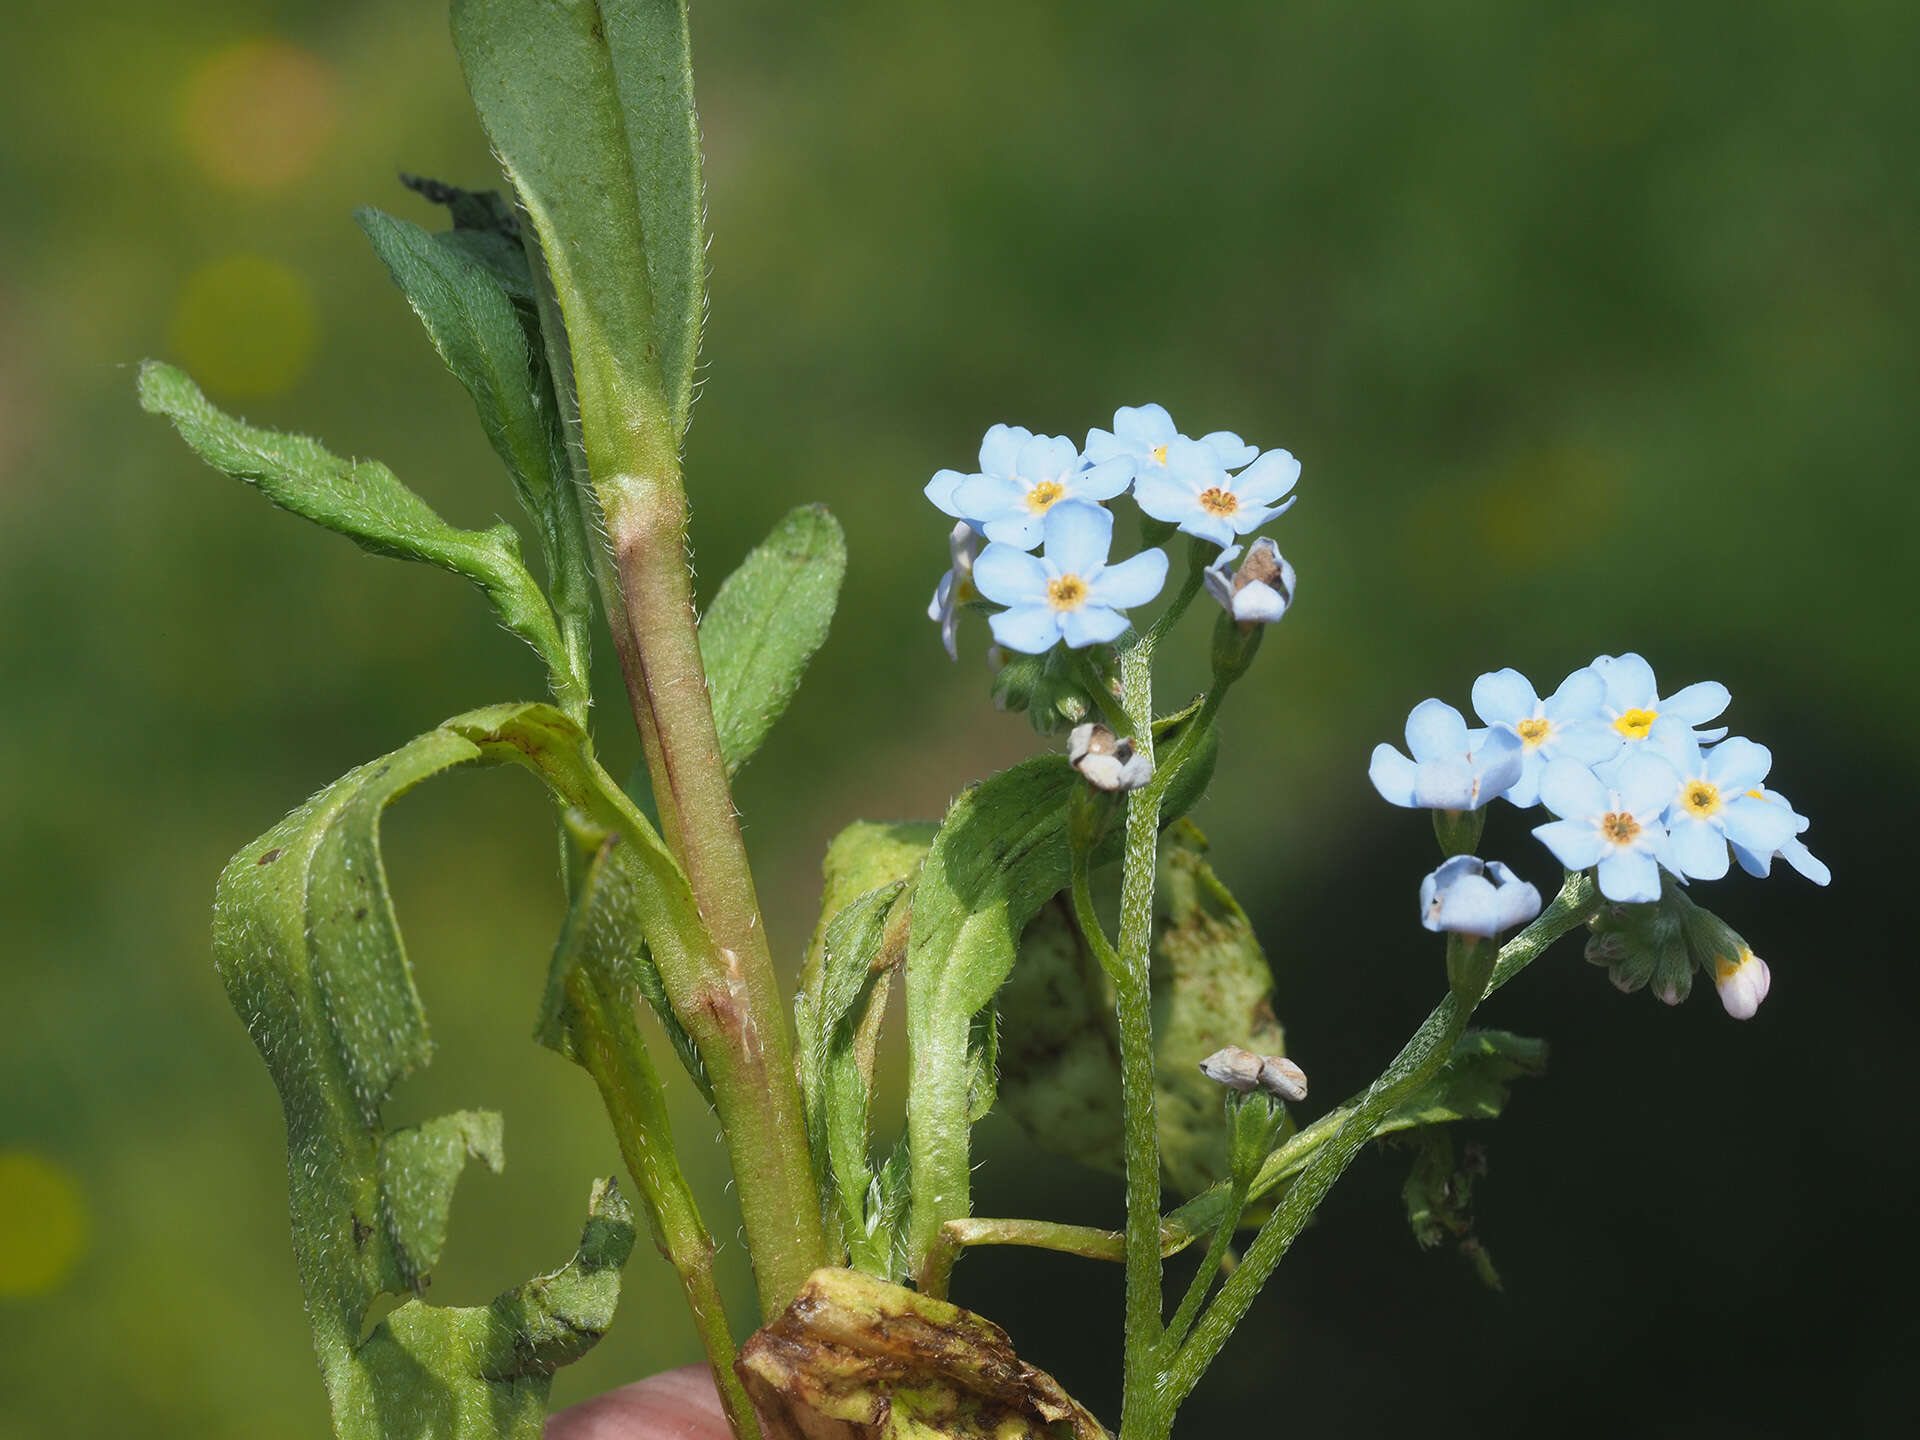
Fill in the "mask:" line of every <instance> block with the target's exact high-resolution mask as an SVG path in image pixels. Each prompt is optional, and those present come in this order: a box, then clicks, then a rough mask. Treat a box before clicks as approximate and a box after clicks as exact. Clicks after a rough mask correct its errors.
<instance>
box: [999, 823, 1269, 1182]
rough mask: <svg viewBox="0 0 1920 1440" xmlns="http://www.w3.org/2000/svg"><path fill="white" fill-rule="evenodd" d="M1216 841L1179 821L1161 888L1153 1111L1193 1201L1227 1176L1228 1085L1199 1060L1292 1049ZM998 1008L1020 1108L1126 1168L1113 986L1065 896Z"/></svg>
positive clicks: (1027, 948)
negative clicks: (1224, 1117)
mask: <svg viewBox="0 0 1920 1440" xmlns="http://www.w3.org/2000/svg"><path fill="white" fill-rule="evenodd" d="M1206 843H1207V842H1206V837H1205V836H1203V835H1202V834H1201V833H1200V832H1199V830H1197V829H1196V828H1195V827H1194V826H1192V825H1191V824H1188V823H1186V822H1184V821H1182V822H1180V823H1178V824H1175V825H1172V826H1169V827H1168V829H1167V833H1166V836H1165V839H1164V841H1163V843H1162V846H1161V852H1160V863H1159V875H1158V878H1157V880H1156V882H1155V886H1154V894H1155V915H1154V930H1153V950H1152V965H1153V970H1152V993H1153V1051H1154V1097H1155V1109H1154V1114H1155V1120H1156V1123H1157V1125H1158V1128H1159V1132H1160V1155H1161V1164H1162V1166H1163V1167H1164V1169H1165V1172H1166V1179H1167V1182H1168V1184H1169V1185H1170V1186H1171V1188H1172V1189H1173V1190H1174V1191H1175V1192H1177V1193H1179V1194H1183V1195H1194V1194H1198V1193H1199V1192H1200V1191H1202V1190H1205V1189H1206V1188H1207V1187H1208V1186H1209V1185H1212V1184H1214V1183H1216V1182H1218V1181H1220V1180H1224V1179H1225V1178H1226V1177H1227V1173H1228V1165H1227V1132H1226V1128H1225V1126H1223V1125H1222V1124H1221V1120H1220V1096H1221V1092H1220V1087H1219V1086H1218V1085H1217V1084H1216V1083H1214V1082H1213V1081H1211V1080H1209V1079H1207V1078H1206V1076H1204V1075H1202V1074H1201V1073H1200V1069H1199V1065H1200V1061H1202V1060H1203V1059H1205V1058H1206V1057H1207V1056H1209V1055H1211V1054H1213V1053H1214V1051H1216V1050H1218V1049H1220V1048H1221V1047H1222V1046H1224V1045H1238V1046H1241V1047H1242V1048H1244V1049H1248V1050H1252V1051H1254V1052H1255V1053H1257V1054H1262V1055H1280V1054H1284V1053H1285V1050H1286V1040H1285V1036H1284V1035H1283V1034H1282V1032H1281V1029H1280V1026H1279V1024H1278V1022H1276V1021H1275V1019H1274V1016H1273V1010H1272V1007H1271V1005H1270V1003H1269V992H1270V991H1271V989H1272V986H1273V975H1272V971H1271V970H1270V969H1269V968H1268V965H1267V959H1266V955H1265V953H1264V952H1263V951H1262V950H1261V948H1260V942H1259V940H1258V939H1257V938H1256V937H1255V935H1254V933H1253V925H1252V923H1251V922H1250V921H1249V920H1248V919H1247V915H1246V912H1245V911H1244V910H1242V909H1241V908H1240V906H1239V904H1238V902H1236V901H1235V900H1234V898H1233V896H1232V894H1231V893H1230V892H1229V891H1228V890H1227V888H1226V886H1225V885H1224V884H1223V883H1222V882H1221V880H1220V878H1219V877H1218V876H1217V875H1215V874H1214V872H1213V868H1212V867H1211V866H1210V865H1208V864H1207V862H1206V860H1205V858H1204V851H1205V849H1206ZM999 1010H1000V1015H1001V1045H1002V1058H1001V1072H1002V1073H1001V1077H1000V1093H1001V1096H1002V1098H1003V1099H1004V1101H1005V1102H1006V1105H1007V1109H1008V1112H1009V1113H1010V1114H1011V1115H1012V1116H1013V1117H1014V1118H1015V1119H1016V1120H1018V1121H1019V1122H1020V1124H1021V1126H1022V1128H1024V1129H1025V1130H1026V1131H1027V1133H1028V1134H1029V1135H1030V1136H1031V1137H1032V1138H1033V1139H1034V1140H1035V1141H1036V1142H1037V1143H1039V1144H1041V1145H1044V1146H1046V1147H1047V1148H1048V1149H1050V1150H1053V1151H1055V1152H1056V1153H1059V1154H1065V1155H1070V1156H1072V1157H1073V1158H1074V1159H1076V1160H1079V1161H1080V1162H1081V1163H1082V1164H1086V1165H1091V1166H1094V1167H1096V1168H1098V1169H1103V1170H1110V1171H1113V1172H1115V1173H1118V1172H1119V1171H1120V1170H1121V1168H1122V1160H1123V1155H1122V1146H1121V1117H1120V1064H1119V1034H1118V1031H1117V1029H1116V1026H1115V1019H1114V995H1113V986H1112V983H1111V981H1109V979H1108V978H1107V976H1106V974H1105V972H1104V971H1102V970H1101V968H1100V966H1099V965H1098V964H1097V963H1096V962H1095V960H1094V958H1093V955H1092V953H1091V951H1090V949H1089V948H1088V947H1087V945H1086V942H1085V940H1084V939H1083V938H1082V936H1081V935H1080V932H1079V928H1078V926H1077V925H1076V924H1075V923H1074V920H1073V916H1072V907H1071V905H1070V904H1068V903H1067V902H1066V900H1065V897H1060V898H1059V899H1058V901H1057V902H1056V903H1054V904H1050V905H1048V906H1047V907H1046V908H1045V909H1043V910H1042V911H1041V912H1040V914H1039V916H1038V917H1037V918H1036V919H1035V920H1034V922H1033V923H1032V924H1031V925H1029V926H1028V927H1027V930H1026V933H1025V934H1024V935H1023V936H1022V937H1021V941H1020V961H1019V964H1018V965H1016V966H1015V967H1014V970H1013V974H1012V976H1011V978H1010V979H1009V980H1008V982H1007V986H1006V989H1005V990H1003V991H1002V992H1001V997H1000V1005H999ZM1256 1218H1257V1217H1256Z"/></svg>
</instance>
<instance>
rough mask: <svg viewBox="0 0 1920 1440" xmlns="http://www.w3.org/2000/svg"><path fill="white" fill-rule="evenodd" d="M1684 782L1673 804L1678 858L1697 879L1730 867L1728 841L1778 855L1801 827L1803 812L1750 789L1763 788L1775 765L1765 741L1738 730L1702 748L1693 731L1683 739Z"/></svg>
mask: <svg viewBox="0 0 1920 1440" xmlns="http://www.w3.org/2000/svg"><path fill="white" fill-rule="evenodd" d="M1677 752H1678V756H1679V764H1678V765H1677V766H1676V767H1675V768H1676V769H1677V770H1678V771H1679V772H1680V783H1679V788H1678V789H1677V790H1675V792H1674V794H1673V796H1672V798H1671V803H1670V804H1669V805H1668V807H1667V813H1666V822H1667V829H1668V832H1669V833H1670V834H1671V835H1672V836H1673V861H1674V864H1675V865H1676V866H1677V867H1679V869H1680V872H1681V873H1682V874H1684V875H1687V876H1690V877H1692V878H1693V879H1695V880H1718V879H1719V878H1720V877H1721V876H1723V875H1725V874H1726V873H1727V845H1728V843H1729V842H1731V843H1733V844H1736V845H1739V846H1741V847H1742V848H1743V849H1745V850H1747V851H1748V852H1750V853H1752V854H1755V855H1772V854H1773V853H1774V852H1775V851H1777V850H1779V849H1780V847H1781V846H1783V845H1786V844H1788V843H1790V842H1791V841H1792V840H1793V837H1794V836H1795V835H1796V834H1798V833H1799V832H1798V831H1797V830H1796V829H1795V828H1794V822H1795V821H1796V820H1797V819H1798V818H1799V817H1798V816H1796V815H1795V814H1794V813H1793V811H1792V809H1790V808H1789V807H1787V806H1784V805H1770V804H1768V803H1767V801H1765V800H1763V799H1761V798H1759V797H1758V796H1757V795H1755V794H1750V793H1748V792H1750V791H1755V790H1757V789H1758V788H1759V785H1760V782H1761V781H1762V780H1764V779H1766V778H1767V771H1768V770H1770V769H1771V768H1772V767H1773V756H1772V754H1771V753H1770V752H1769V751H1768V750H1767V747H1766V746H1764V745H1756V744H1754V743H1753V741H1751V740H1748V739H1746V738H1744V737H1742V736H1738V735H1736V736H1735V737H1734V738H1733V739H1731V740H1722V741H1721V742H1720V743H1719V744H1718V745H1716V746H1714V747H1713V749H1711V750H1702V749H1701V748H1700V742H1699V741H1697V740H1695V739H1694V738H1693V736H1692V735H1691V734H1688V735H1685V736H1682V737H1680V739H1679V741H1678V742H1677Z"/></svg>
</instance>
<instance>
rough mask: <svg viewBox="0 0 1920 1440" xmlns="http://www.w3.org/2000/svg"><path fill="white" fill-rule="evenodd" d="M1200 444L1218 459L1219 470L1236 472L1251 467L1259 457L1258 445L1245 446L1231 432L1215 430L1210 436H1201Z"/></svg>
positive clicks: (1244, 443)
mask: <svg viewBox="0 0 1920 1440" xmlns="http://www.w3.org/2000/svg"><path fill="white" fill-rule="evenodd" d="M1200 443H1201V444H1202V445H1205V446H1207V447H1209V448H1210V449H1211V450H1212V451H1213V453H1214V454H1215V455H1218V456H1219V457H1220V465H1221V468H1223V469H1226V470H1238V469H1239V468H1240V467H1241V466H1243V465H1251V464H1252V463H1253V462H1254V461H1255V460H1256V459H1257V458H1258V457H1259V455H1260V447H1259V446H1258V445H1249V444H1247V443H1246V442H1245V441H1244V440H1242V439H1241V438H1240V437H1239V436H1238V435H1236V434H1234V433H1233V432H1232V431H1231V430H1215V431H1214V432H1213V433H1212V434H1210V435H1202V436H1201V437H1200Z"/></svg>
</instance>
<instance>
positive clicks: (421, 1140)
mask: <svg viewBox="0 0 1920 1440" xmlns="http://www.w3.org/2000/svg"><path fill="white" fill-rule="evenodd" d="M469 1159H475V1160H484V1161H485V1162H486V1164H487V1168H488V1169H489V1170H491V1171H493V1173H494V1174H496V1175H498V1174H499V1173H500V1171H501V1170H502V1169H504V1168H505V1166H506V1163H507V1155H506V1149H505V1147H504V1144H503V1142H502V1139H501V1134H500V1117H499V1115H497V1114H495V1113H494V1112H493V1111H491V1110H456V1111H454V1112H453V1114H451V1115H442V1116H440V1118H439V1119H437V1120H429V1121H427V1123H426V1124H424V1125H416V1126H414V1127H413V1128H412V1129H410V1130H395V1131H393V1132H391V1133H390V1134H389V1135H388V1136H387V1138H386V1139H385V1140H384V1141H383V1142H382V1143H381V1146H380V1188H381V1190H382V1192H383V1193H384V1194H385V1195H386V1197H387V1210H388V1219H389V1222H390V1224H391V1226H392V1230H393V1236H394V1239H395V1241H396V1243H397V1244H398V1246H399V1249H400V1250H401V1251H402V1252H403V1255H404V1257H405V1262H406V1267H407V1269H408V1270H409V1271H410V1272H412V1274H413V1275H415V1276H424V1275H425V1274H426V1273H427V1272H428V1271H429V1270H431V1269H432V1268H433V1267H434V1266H435V1265H437V1264H439V1263H440V1251H441V1249H442V1247H444V1246H445V1245H446V1243H447V1212H448V1210H449V1209H451V1208H452V1206H453V1186H454V1182H455V1181H457V1180H458V1179H459V1178H460V1172H461V1170H463V1169H464V1168H465V1167H466V1163H467V1161H468V1160H469Z"/></svg>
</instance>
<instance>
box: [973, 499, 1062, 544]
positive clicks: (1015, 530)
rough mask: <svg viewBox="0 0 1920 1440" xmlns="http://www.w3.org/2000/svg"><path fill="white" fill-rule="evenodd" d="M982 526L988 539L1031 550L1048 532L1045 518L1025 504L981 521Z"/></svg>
mask: <svg viewBox="0 0 1920 1440" xmlns="http://www.w3.org/2000/svg"><path fill="white" fill-rule="evenodd" d="M980 528H981V530H982V531H983V532H985V534H986V537H987V539H989V540H993V541H997V542H998V543H1000V544H1002V545H1011V546H1013V548H1014V549H1016V550H1031V549H1033V547H1034V546H1036V545H1038V544H1039V543H1040V541H1041V539H1042V537H1043V536H1045V534H1046V528H1045V520H1044V518H1043V517H1041V516H1039V515H1035V514H1034V513H1033V512H1032V511H1030V510H1028V509H1026V508H1025V507H1024V506H1023V507H1022V508H1020V509H1018V510H1006V511H1003V512H1001V513H1000V514H999V515H996V516H994V517H993V518H992V519H990V520H984V521H982V522H981V525H980Z"/></svg>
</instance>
